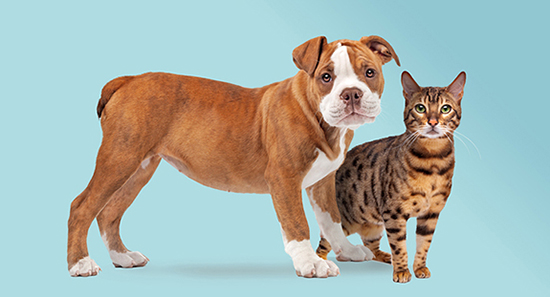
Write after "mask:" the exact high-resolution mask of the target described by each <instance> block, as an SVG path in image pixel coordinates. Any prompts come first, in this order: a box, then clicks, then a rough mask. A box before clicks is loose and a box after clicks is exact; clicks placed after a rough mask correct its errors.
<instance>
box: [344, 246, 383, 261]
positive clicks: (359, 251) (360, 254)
mask: <svg viewBox="0 0 550 297" xmlns="http://www.w3.org/2000/svg"><path fill="white" fill-rule="evenodd" d="M373 258H374V254H373V253H372V251H371V250H369V248H367V247H366V246H364V245H350V246H347V247H345V248H342V249H341V250H340V251H339V252H336V260H338V261H341V262H347V261H353V262H362V261H370V260H372V259H373Z"/></svg>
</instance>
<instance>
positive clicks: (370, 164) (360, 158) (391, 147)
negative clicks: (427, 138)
mask: <svg viewBox="0 0 550 297" xmlns="http://www.w3.org/2000/svg"><path fill="white" fill-rule="evenodd" d="M401 136H402V135H397V136H390V137H386V138H382V139H377V140H373V141H369V142H365V143H363V144H360V145H357V146H355V147H354V148H353V149H351V150H350V151H349V152H348V153H347V154H346V159H345V160H344V162H343V163H342V165H341V166H340V169H339V170H338V173H337V177H338V175H339V173H340V172H341V173H342V174H343V175H344V176H347V175H348V174H346V171H347V170H350V169H351V168H365V169H366V168H371V169H372V168H375V167H376V166H379V165H381V164H382V163H385V162H387V159H388V156H389V155H390V154H392V153H395V152H396V150H397V149H398V148H399V146H398V145H397V144H398V142H399V139H400V138H401ZM360 165H362V167H360Z"/></svg>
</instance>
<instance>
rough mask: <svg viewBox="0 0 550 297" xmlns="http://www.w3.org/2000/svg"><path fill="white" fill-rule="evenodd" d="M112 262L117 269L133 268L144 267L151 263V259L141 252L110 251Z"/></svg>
mask: <svg viewBox="0 0 550 297" xmlns="http://www.w3.org/2000/svg"><path fill="white" fill-rule="evenodd" d="M109 255H110V256H111V261H113V265H115V267H122V268H132V267H143V266H145V265H146V264H147V262H149V259H148V258H147V257H145V256H144V255H143V254H142V253H140V252H130V251H128V252H125V253H118V252H115V251H109Z"/></svg>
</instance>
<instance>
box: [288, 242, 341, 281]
mask: <svg viewBox="0 0 550 297" xmlns="http://www.w3.org/2000/svg"><path fill="white" fill-rule="evenodd" d="M285 250H286V252H287V253H288V254H289V255H290V257H291V258H292V262H293V263H294V269H296V274H297V275H298V276H303V277H307V278H311V277H320V278H325V277H329V276H337V275H338V274H340V270H339V269H338V266H336V264H334V263H333V262H332V261H328V260H323V259H321V258H319V256H317V255H316V254H315V251H313V248H312V247H311V243H310V242H309V240H303V241H300V242H297V241H295V240H292V241H290V242H286V241H285Z"/></svg>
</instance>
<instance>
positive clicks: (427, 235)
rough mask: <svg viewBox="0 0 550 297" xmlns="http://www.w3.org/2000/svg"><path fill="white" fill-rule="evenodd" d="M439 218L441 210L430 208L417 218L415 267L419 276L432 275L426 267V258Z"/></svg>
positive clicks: (415, 273)
mask: <svg viewBox="0 0 550 297" xmlns="http://www.w3.org/2000/svg"><path fill="white" fill-rule="evenodd" d="M438 218H439V212H437V211H433V210H430V211H428V213H426V214H424V215H422V216H419V217H418V218H417V219H416V255H415V257H414V264H413V269H414V275H415V276H416V277H417V278H429V277H430V276H431V273H430V270H429V269H428V267H426V259H427V257H428V250H429V249H430V245H431V243H432V238H433V235H434V232H435V226H436V224H437V219H438Z"/></svg>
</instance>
